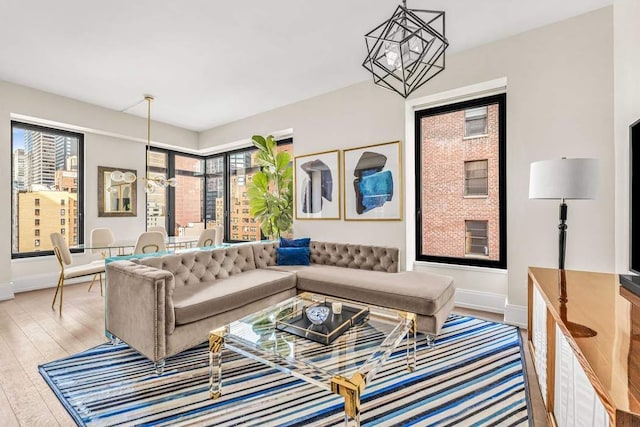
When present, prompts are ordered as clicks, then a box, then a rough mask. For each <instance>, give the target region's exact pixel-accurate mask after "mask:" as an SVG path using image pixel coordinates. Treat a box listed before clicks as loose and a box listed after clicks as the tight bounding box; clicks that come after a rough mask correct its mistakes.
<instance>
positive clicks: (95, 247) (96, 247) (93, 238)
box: [87, 228, 116, 292]
mask: <svg viewBox="0 0 640 427" xmlns="http://www.w3.org/2000/svg"><path fill="white" fill-rule="evenodd" d="M115 241H116V237H115V236H114V235H113V231H111V229H110V228H94V229H92V230H91V235H90V240H89V245H90V246H91V253H92V254H100V255H102V259H105V258H106V257H107V254H109V256H111V248H110V247H109V245H111V244H113V242H115ZM100 279H102V273H100ZM94 281H95V280H92V281H91V285H89V289H88V290H87V292H91V288H92V287H93V283H94ZM101 283H102V282H101ZM100 292H102V290H100Z"/></svg>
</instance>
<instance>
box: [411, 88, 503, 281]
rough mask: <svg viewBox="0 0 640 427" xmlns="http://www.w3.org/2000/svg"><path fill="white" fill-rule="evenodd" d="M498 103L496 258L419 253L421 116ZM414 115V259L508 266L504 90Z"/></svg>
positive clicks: (481, 265) (420, 229)
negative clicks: (498, 254) (497, 232)
mask: <svg viewBox="0 0 640 427" xmlns="http://www.w3.org/2000/svg"><path fill="white" fill-rule="evenodd" d="M496 103H497V104H498V116H499V120H498V162H499V166H498V186H499V190H498V200H499V203H500V209H499V220H498V224H499V226H500V241H499V250H500V258H499V259H498V260H488V259H481V258H480V259H478V258H472V257H468V258H467V257H464V258H457V257H445V256H435V255H423V254H422V191H421V188H422V182H421V180H422V173H421V171H422V132H421V123H422V120H421V119H422V118H424V117H428V116H435V115H438V114H443V113H448V112H452V111H459V110H463V109H468V108H474V107H482V106H484V105H490V104H496ZM414 116H415V179H416V181H415V188H416V191H415V202H416V212H415V213H416V230H415V238H416V244H415V251H416V252H415V255H416V261H427V262H435V263H443V264H455V265H466V266H473V267H488V268H499V269H506V268H507V94H506V93H501V94H498V95H491V96H485V97H482V98H476V99H471V100H468V101H462V102H456V103H452V104H446V105H441V106H438V107H433V108H427V109H423V110H418V111H416V112H415V113H414Z"/></svg>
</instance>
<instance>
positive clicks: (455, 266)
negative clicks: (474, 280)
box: [413, 261, 507, 275]
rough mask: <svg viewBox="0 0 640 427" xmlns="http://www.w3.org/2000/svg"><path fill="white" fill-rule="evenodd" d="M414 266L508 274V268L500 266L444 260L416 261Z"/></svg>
mask: <svg viewBox="0 0 640 427" xmlns="http://www.w3.org/2000/svg"><path fill="white" fill-rule="evenodd" d="M413 266H414V268H415V267H416V266H417V267H432V268H441V269H445V270H464V271H478V272H485V273H492V274H500V275H506V274H507V269H506V268H498V267H484V266H482V267H481V266H476V265H463V264H448V263H443V262H431V261H414V262H413Z"/></svg>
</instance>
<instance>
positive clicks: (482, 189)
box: [464, 160, 489, 196]
mask: <svg viewBox="0 0 640 427" xmlns="http://www.w3.org/2000/svg"><path fill="white" fill-rule="evenodd" d="M488 165H489V161H488V160H472V161H469V162H464V195H465V196H487V195H489V175H488V173H489V170H488V169H489V167H488Z"/></svg>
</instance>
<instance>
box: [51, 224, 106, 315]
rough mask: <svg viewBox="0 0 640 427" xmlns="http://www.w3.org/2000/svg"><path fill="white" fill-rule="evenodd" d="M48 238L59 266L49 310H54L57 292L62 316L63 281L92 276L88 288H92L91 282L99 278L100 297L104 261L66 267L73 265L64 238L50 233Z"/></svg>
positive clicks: (58, 234) (101, 293)
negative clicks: (56, 282)
mask: <svg viewBox="0 0 640 427" xmlns="http://www.w3.org/2000/svg"><path fill="white" fill-rule="evenodd" d="M50 237H51V243H52V244H53V253H54V254H55V255H56V258H57V259H58V263H59V264H60V276H59V277H58V285H57V286H56V293H55V295H54V296H53V302H52V303H51V308H52V309H54V306H55V304H56V299H57V298H58V292H60V309H59V312H60V315H62V295H63V293H64V281H65V280H67V279H74V278H76V277H82V276H90V275H93V279H91V285H89V288H91V286H93V282H95V280H96V277H99V278H100V295H103V291H102V273H104V260H97V261H93V262H91V263H89V264H81V265H75V266H73V267H68V266H70V265H71V264H72V263H73V259H72V258H71V251H70V250H69V246H68V245H67V242H66V241H65V240H64V237H63V236H62V234H60V233H51V235H50ZM54 310H55V309H54Z"/></svg>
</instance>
